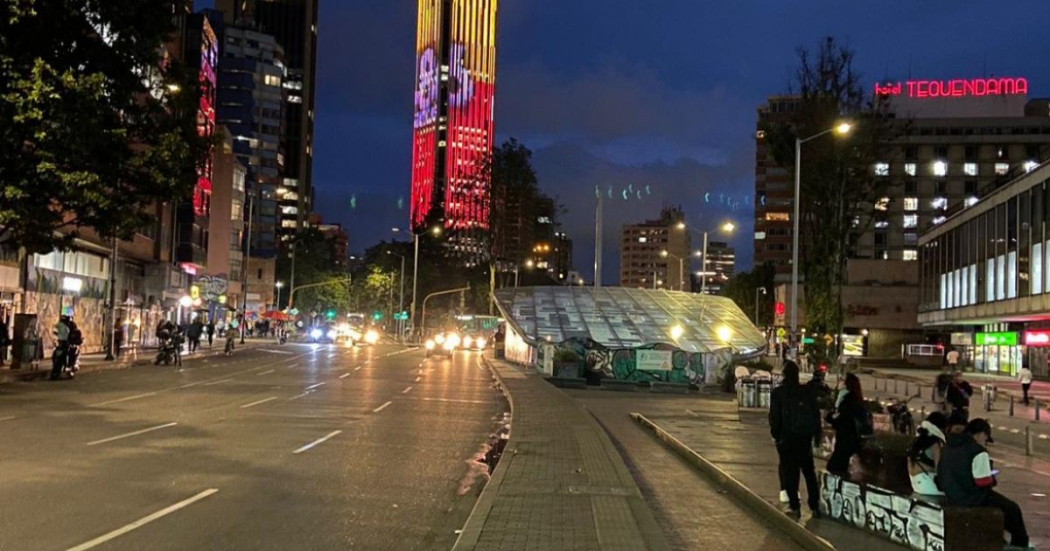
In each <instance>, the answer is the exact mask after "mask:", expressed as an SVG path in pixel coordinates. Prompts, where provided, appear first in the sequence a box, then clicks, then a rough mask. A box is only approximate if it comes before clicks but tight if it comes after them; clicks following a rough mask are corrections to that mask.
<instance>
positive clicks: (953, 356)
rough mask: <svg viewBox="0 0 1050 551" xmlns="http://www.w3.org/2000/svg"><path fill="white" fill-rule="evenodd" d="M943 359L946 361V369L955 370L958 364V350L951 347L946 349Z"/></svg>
mask: <svg viewBox="0 0 1050 551" xmlns="http://www.w3.org/2000/svg"><path fill="white" fill-rule="evenodd" d="M944 359H945V360H946V361H947V362H948V370H949V371H955V369H956V368H957V367H958V366H959V351H958V350H956V349H954V348H952V349H951V350H949V351H948V354H947V355H946V356H945V357H944Z"/></svg>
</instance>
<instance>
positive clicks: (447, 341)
mask: <svg viewBox="0 0 1050 551" xmlns="http://www.w3.org/2000/svg"><path fill="white" fill-rule="evenodd" d="M461 342H462V341H461V339H460V337H459V334H458V333H455V332H450V333H438V334H437V335H434V338H432V339H427V341H426V343H424V348H426V351H427V352H426V356H427V357H428V358H429V357H430V356H435V355H444V356H452V353H453V352H455V351H456V348H458V347H459V345H460V344H461Z"/></svg>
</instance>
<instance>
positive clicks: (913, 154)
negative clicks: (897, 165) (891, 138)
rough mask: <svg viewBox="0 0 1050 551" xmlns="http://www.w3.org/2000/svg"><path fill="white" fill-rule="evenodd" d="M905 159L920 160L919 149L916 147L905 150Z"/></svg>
mask: <svg viewBox="0 0 1050 551" xmlns="http://www.w3.org/2000/svg"><path fill="white" fill-rule="evenodd" d="M904 158H905V159H906V160H908V161H917V160H919V148H917V147H915V146H908V147H905V148H904Z"/></svg>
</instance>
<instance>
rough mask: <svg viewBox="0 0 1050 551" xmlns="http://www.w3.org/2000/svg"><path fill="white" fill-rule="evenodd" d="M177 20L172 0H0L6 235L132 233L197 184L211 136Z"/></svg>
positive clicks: (1, 203) (52, 242) (34, 241)
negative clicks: (172, 48) (201, 132)
mask: <svg viewBox="0 0 1050 551" xmlns="http://www.w3.org/2000/svg"><path fill="white" fill-rule="evenodd" d="M175 30H176V28H175V21H174V19H173V17H172V4H171V2H164V1H154V2H142V1H140V0H3V2H0V151H2V152H3V153H2V155H0V186H2V187H0V243H5V242H13V243H15V244H18V245H22V246H24V247H26V248H27V249H28V250H29V251H30V252H48V251H50V250H51V249H53V248H55V247H63V246H68V244H69V243H70V242H71V241H72V238H73V237H74V236H76V234H77V232H78V230H79V229H81V228H85V227H93V228H94V229H95V230H96V231H97V232H98V233H99V234H101V235H103V236H120V237H130V235H131V234H132V233H133V232H134V231H135V230H137V229H140V228H142V227H143V226H145V225H146V224H148V223H149V222H150V221H151V218H150V215H149V214H148V207H149V206H151V205H152V204H154V203H155V202H156V201H159V200H166V201H174V200H178V199H181V198H183V197H186V196H187V195H188V194H189V193H190V192H191V191H192V187H193V183H194V182H195V180H196V169H197V167H198V166H200V164H201V163H203V162H204V160H205V159H206V155H207V152H208V148H209V146H210V143H209V141H208V140H207V139H204V138H201V137H199V136H198V134H197V130H196V122H195V120H196V117H195V115H196V105H197V101H198V97H197V90H196V86H195V85H194V82H192V81H191V80H190V79H188V78H187V76H186V74H185V71H184V70H183V69H182V68H181V67H180V66H178V64H176V63H175V62H173V61H170V60H167V59H165V56H164V53H163V52H164V51H165V50H164V49H163V48H161V46H162V45H164V44H165V43H169V42H170V41H171V40H173V39H174V36H175ZM172 90H179V91H180V92H179V93H172Z"/></svg>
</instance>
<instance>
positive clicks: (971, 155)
mask: <svg viewBox="0 0 1050 551" xmlns="http://www.w3.org/2000/svg"><path fill="white" fill-rule="evenodd" d="M966 160H967V161H976V160H977V146H976V145H968V146H966Z"/></svg>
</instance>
